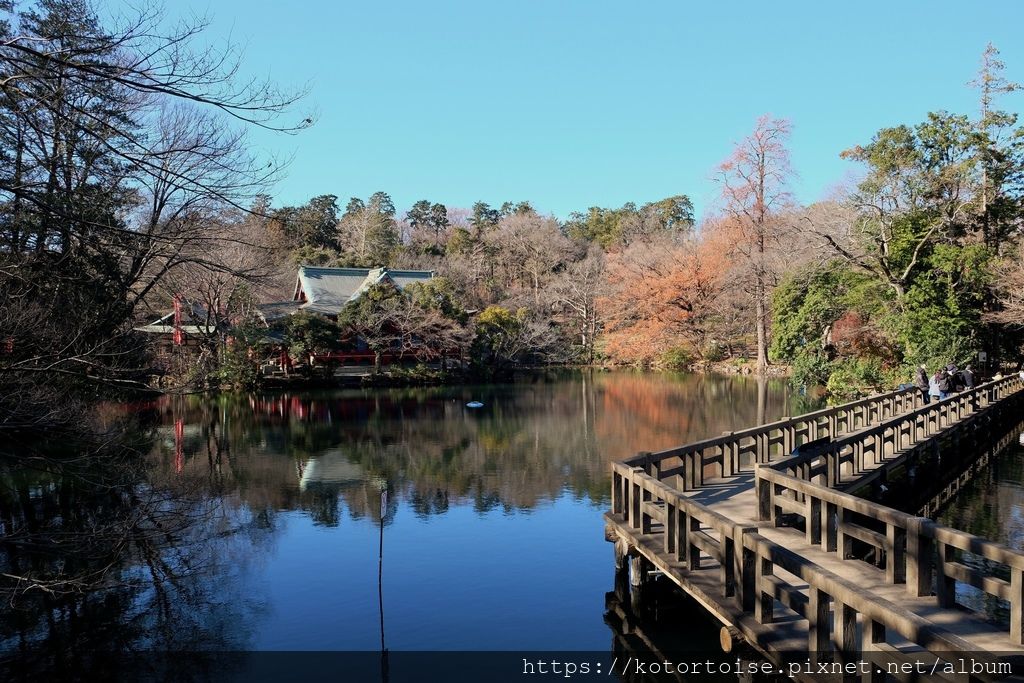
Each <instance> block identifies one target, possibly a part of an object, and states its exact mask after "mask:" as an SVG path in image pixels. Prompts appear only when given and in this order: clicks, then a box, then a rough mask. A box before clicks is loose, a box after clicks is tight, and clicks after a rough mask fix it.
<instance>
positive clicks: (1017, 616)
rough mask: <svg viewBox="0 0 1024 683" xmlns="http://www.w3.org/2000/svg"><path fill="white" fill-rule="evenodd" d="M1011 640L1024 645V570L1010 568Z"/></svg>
mask: <svg viewBox="0 0 1024 683" xmlns="http://www.w3.org/2000/svg"><path fill="white" fill-rule="evenodd" d="M1010 640H1012V641H1013V642H1014V643H1015V644H1017V645H1024V570H1020V569H1017V568H1016V567H1011V568H1010Z"/></svg>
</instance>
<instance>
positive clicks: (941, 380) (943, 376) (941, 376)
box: [935, 368, 952, 401]
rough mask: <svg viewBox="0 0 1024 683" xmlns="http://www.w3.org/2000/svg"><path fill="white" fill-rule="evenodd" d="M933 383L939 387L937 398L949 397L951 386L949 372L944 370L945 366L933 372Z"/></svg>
mask: <svg viewBox="0 0 1024 683" xmlns="http://www.w3.org/2000/svg"><path fill="white" fill-rule="evenodd" d="M935 384H936V386H938V387H939V400H940V401H942V400H944V399H946V398H949V394H950V392H952V388H951V387H950V378H949V373H948V372H947V371H946V368H941V369H940V370H939V371H938V372H936V373H935Z"/></svg>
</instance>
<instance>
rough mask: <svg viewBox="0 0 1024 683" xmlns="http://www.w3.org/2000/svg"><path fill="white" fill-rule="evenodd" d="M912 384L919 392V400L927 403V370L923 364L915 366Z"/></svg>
mask: <svg viewBox="0 0 1024 683" xmlns="http://www.w3.org/2000/svg"><path fill="white" fill-rule="evenodd" d="M914 386H915V387H917V389H918V391H920V392H921V400H922V401H924V402H925V403H926V404H927V403H928V370H927V369H925V367H924V365H921V366H920V367H918V368H917V372H915V373H914Z"/></svg>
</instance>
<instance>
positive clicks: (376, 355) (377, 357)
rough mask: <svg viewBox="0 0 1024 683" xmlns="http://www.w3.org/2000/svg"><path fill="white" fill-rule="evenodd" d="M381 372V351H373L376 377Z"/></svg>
mask: <svg viewBox="0 0 1024 683" xmlns="http://www.w3.org/2000/svg"><path fill="white" fill-rule="evenodd" d="M379 374H380V351H374V352H373V375H374V376H375V377H376V376H377V375H379Z"/></svg>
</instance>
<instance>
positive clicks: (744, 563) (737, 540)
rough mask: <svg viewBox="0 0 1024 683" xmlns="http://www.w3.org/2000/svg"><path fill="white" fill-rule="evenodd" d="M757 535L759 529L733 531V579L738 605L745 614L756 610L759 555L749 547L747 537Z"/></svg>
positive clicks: (739, 528)
mask: <svg viewBox="0 0 1024 683" xmlns="http://www.w3.org/2000/svg"><path fill="white" fill-rule="evenodd" d="M753 533H757V527H752V526H750V527H736V528H735V529H734V530H733V544H734V548H735V552H734V554H733V560H734V562H735V563H736V565H735V569H734V570H733V579H734V580H735V582H736V605H737V606H738V607H739V608H740V609H741V610H743V611H744V612H751V611H753V609H754V598H755V594H754V593H755V587H756V585H757V574H756V571H757V562H756V560H757V554H756V553H755V552H754V551H753V550H751V549H750V548H748V547H747V543H746V540H747V539H746V536H747V535H748V534H753Z"/></svg>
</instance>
